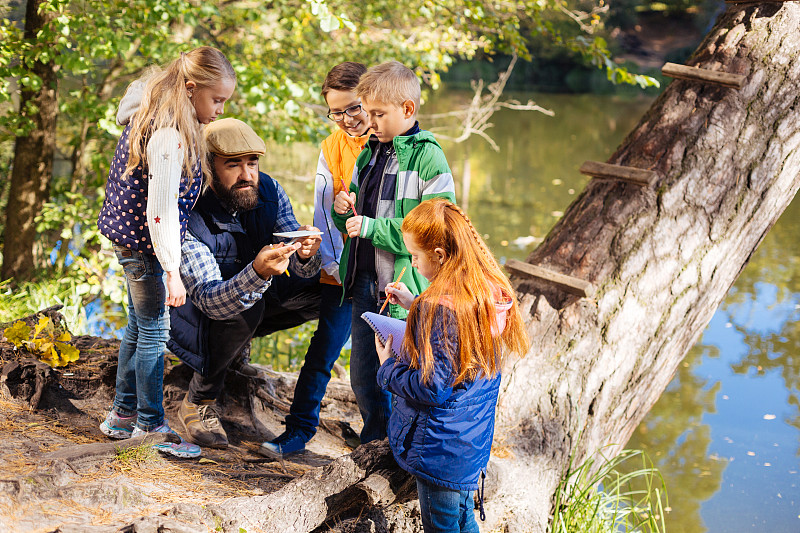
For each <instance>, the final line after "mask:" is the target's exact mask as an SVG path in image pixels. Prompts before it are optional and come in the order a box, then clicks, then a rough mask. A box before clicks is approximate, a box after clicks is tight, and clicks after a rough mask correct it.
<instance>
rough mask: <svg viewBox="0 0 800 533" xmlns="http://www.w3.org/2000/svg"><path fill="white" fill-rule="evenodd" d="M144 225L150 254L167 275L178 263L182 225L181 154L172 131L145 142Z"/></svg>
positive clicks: (157, 133) (160, 131) (177, 137)
mask: <svg viewBox="0 0 800 533" xmlns="http://www.w3.org/2000/svg"><path fill="white" fill-rule="evenodd" d="M146 152H147V167H148V172H149V183H148V189H147V226H148V228H149V230H150V240H151V241H152V243H153V251H154V252H155V254H156V257H157V258H158V262H159V263H161V267H162V268H163V269H164V271H166V272H171V271H174V270H178V268H179V267H180V264H181V224H180V212H179V210H178V194H180V185H181V173H182V171H183V159H184V157H185V156H184V153H183V149H182V148H181V138H180V134H179V133H178V130H176V129H175V128H161V129H158V130H156V131H154V132H153V134H152V135H151V136H150V140H149V141H148V143H147V149H146Z"/></svg>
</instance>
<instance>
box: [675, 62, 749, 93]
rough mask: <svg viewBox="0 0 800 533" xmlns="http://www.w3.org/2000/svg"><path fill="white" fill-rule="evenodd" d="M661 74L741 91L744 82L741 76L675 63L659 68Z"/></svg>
mask: <svg viewBox="0 0 800 533" xmlns="http://www.w3.org/2000/svg"><path fill="white" fill-rule="evenodd" d="M661 73H662V74H663V75H665V76H669V77H671V78H678V79H682V80H694V81H704V82H707V83H715V84H717V85H722V86H723V87H731V88H733V89H741V88H742V86H743V85H744V80H745V77H744V76H743V75H742V74H731V73H729V72H720V71H717V70H708V69H705V68H698V67H688V66H686V65H678V64H675V63H666V64H665V65H664V66H663V67H661Z"/></svg>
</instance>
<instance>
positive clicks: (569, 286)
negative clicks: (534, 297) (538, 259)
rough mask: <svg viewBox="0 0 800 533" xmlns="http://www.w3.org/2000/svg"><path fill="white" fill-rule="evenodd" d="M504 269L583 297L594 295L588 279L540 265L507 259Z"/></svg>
mask: <svg viewBox="0 0 800 533" xmlns="http://www.w3.org/2000/svg"><path fill="white" fill-rule="evenodd" d="M506 269H507V270H509V271H511V273H513V274H520V275H523V276H529V277H533V278H536V279H539V280H542V281H545V282H547V283H550V284H552V285H555V286H556V287H558V288H559V289H561V290H563V291H565V292H568V293H570V294H575V295H577V296H581V297H583V298H589V297H591V296H592V295H594V286H593V285H592V284H591V283H589V282H588V281H585V280H582V279H578V278H573V277H572V276H567V275H565V274H559V273H558V272H553V271H552V270H547V269H546V268H542V267H540V266H536V265H531V264H529V263H525V262H524V261H518V260H516V259H509V260H508V261H507V262H506Z"/></svg>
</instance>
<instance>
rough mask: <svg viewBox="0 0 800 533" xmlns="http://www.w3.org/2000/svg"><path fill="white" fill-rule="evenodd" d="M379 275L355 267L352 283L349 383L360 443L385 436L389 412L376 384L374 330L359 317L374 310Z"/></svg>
mask: <svg viewBox="0 0 800 533" xmlns="http://www.w3.org/2000/svg"><path fill="white" fill-rule="evenodd" d="M378 291H379V289H378V278H377V276H376V274H375V273H374V272H366V271H363V270H358V271H356V273H355V276H354V279H353V286H352V295H353V331H352V344H353V350H352V352H351V354H350V385H351V386H352V387H353V393H354V394H355V396H356V402H357V403H358V409H359V411H361V419H362V420H363V421H364V428H363V429H362V430H361V443H362V444H365V443H367V442H370V441H373V440H380V439H384V438H386V424H387V422H388V421H389V415H390V414H391V410H392V407H391V394H389V393H388V392H386V391H385V390H383V389H382V388H381V387H380V386H379V385H378V368H379V367H380V361H379V360H378V352H377V351H376V350H375V332H373V331H372V328H371V327H369V325H368V324H367V323H366V322H365V321H364V319H363V318H361V314H362V313H363V312H365V311H372V312H373V313H377V312H378V311H379V307H378Z"/></svg>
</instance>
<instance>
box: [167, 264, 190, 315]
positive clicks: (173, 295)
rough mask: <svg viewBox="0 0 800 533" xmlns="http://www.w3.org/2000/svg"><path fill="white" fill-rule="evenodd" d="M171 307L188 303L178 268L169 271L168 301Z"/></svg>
mask: <svg viewBox="0 0 800 533" xmlns="http://www.w3.org/2000/svg"><path fill="white" fill-rule="evenodd" d="M164 303H166V304H167V305H169V306H170V307H180V306H182V305H183V304H185V303H186V289H185V288H184V286H183V281H181V274H180V272H179V271H177V270H171V271H169V272H167V301H166V302H164Z"/></svg>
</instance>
